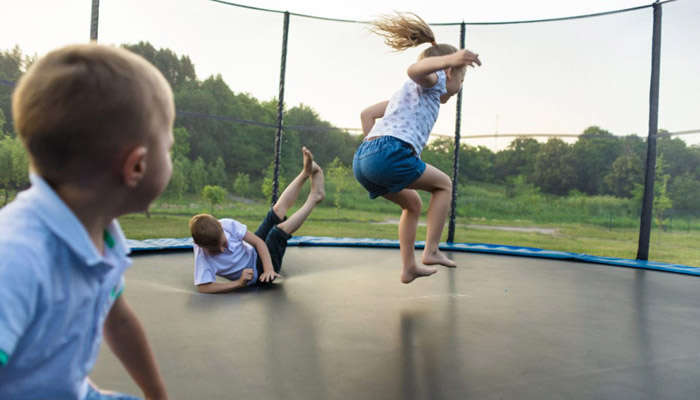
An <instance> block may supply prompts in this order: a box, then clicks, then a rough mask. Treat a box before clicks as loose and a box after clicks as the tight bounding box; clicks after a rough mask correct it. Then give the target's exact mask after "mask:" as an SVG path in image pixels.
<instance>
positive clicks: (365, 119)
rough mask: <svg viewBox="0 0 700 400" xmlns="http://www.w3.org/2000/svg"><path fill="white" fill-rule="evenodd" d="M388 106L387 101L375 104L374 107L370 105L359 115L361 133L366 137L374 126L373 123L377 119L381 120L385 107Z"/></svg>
mask: <svg viewBox="0 0 700 400" xmlns="http://www.w3.org/2000/svg"><path fill="white" fill-rule="evenodd" d="M388 105H389V100H386V101H382V102H381V103H377V104H374V105H371V106H369V107H367V108H365V109H364V110H362V112H361V113H360V121H362V133H363V134H364V135H365V137H366V136H367V134H368V133H369V131H371V130H372V127H373V126H374V123H375V121H377V119H378V118H382V117H383V116H384V112H385V111H386V106H388Z"/></svg>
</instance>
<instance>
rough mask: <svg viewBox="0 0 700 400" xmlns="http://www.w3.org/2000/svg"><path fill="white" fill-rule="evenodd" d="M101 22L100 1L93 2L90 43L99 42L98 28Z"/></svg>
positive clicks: (93, 0) (94, 0)
mask: <svg viewBox="0 0 700 400" xmlns="http://www.w3.org/2000/svg"><path fill="white" fill-rule="evenodd" d="M99 21H100V0H92V17H91V18H90V41H91V42H96V41H97V26H98V23H99Z"/></svg>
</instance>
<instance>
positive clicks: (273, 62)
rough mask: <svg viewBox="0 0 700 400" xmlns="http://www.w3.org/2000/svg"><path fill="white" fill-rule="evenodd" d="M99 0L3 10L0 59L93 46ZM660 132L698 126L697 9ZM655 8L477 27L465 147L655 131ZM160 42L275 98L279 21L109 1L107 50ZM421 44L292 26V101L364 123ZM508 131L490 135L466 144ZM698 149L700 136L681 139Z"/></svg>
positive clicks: (536, 9)
mask: <svg viewBox="0 0 700 400" xmlns="http://www.w3.org/2000/svg"><path fill="white" fill-rule="evenodd" d="M236 2H237V3H239V4H247V5H251V6H254V7H260V8H268V9H274V10H287V11H290V12H292V13H296V14H308V15H315V16H323V17H329V18H340V19H350V20H360V21H367V20H371V19H373V18H375V17H376V16H377V15H379V14H383V13H388V12H391V11H392V10H399V11H411V12H415V13H416V14H418V15H420V16H421V17H422V18H423V19H425V20H426V21H428V22H430V23H433V24H435V23H459V22H462V21H465V22H467V23H472V22H499V21H522V20H530V19H547V18H557V17H566V16H573V15H581V14H590V13H597V12H604V11H610V10H618V9H625V8H631V7H636V6H641V5H648V4H650V3H651V0H585V1H584V0H579V1H569V0H567V1H563V0H531V1H527V2H524V1H521V0H471V1H460V2H454V1H450V2H447V1H437V2H425V1H414V0H401V1H398V0H374V1H367V0H356V1H352V2H347V1H346V2H334V1H315V0H314V1H312V0H308V1H300V0H287V1H279V0H258V1H251V0H238V1H236ZM90 11H91V0H62V1H56V0H0V49H10V48H12V47H14V46H15V45H19V46H20V48H21V49H22V50H23V51H24V52H25V53H29V54H35V53H36V54H37V55H39V56H40V55H42V54H44V53H46V52H47V51H49V50H51V49H53V48H56V47H59V46H62V45H65V44H69V43H80V42H86V41H87V40H88V39H89V33H90ZM663 14H664V19H663V31H662V53H661V54H662V62H661V93H660V104H661V105H660V110H659V127H660V128H663V129H666V130H669V131H671V132H678V131H686V130H695V129H700V117H698V115H700V113H698V112H697V110H700V95H699V94H700V74H698V73H697V71H700V52H698V51H697V49H698V44H700V24H698V21H700V0H677V1H675V2H672V3H668V4H665V5H664V6H663ZM651 23H652V10H651V8H645V9H643V10H639V11H634V12H629V13H623V14H615V15H611V16H605V17H598V18H588V19H582V20H575V21H564V22H547V23H538V24H515V25H495V26H494V25H486V26H481V25H479V26H475V25H467V29H466V38H467V39H466V42H467V43H466V47H467V48H469V49H470V50H472V51H475V52H477V53H479V55H480V58H481V60H482V62H483V65H482V67H480V68H474V69H469V72H468V73H467V76H466V78H465V82H464V101H463V107H462V110H461V111H462V120H461V134H462V136H463V138H464V139H463V141H466V142H467V143H469V144H472V145H483V146H487V147H490V148H491V149H493V150H499V149H502V148H504V147H505V146H507V144H508V143H509V142H510V141H511V140H512V139H513V138H512V137H508V136H507V135H515V134H523V133H529V134H532V133H544V134H580V133H581V132H582V131H583V130H584V129H586V128H587V127H589V126H593V125H595V126H599V127H601V128H603V129H606V130H608V131H610V132H612V133H613V134H616V135H628V134H638V135H640V136H646V135H647V133H648V111H649V110H648V99H649V82H650V68H651V67H650V62H651V57H650V56H651V26H652V25H651ZM434 31H435V34H436V37H437V40H438V42H446V43H451V44H453V45H457V46H458V45H459V26H434ZM143 40H146V41H149V42H151V43H152V44H153V45H154V46H156V47H167V48H170V49H171V50H173V51H175V52H176V53H177V54H180V55H182V54H184V55H188V56H190V58H191V59H192V61H193V62H194V64H195V67H196V71H197V75H198V77H199V78H200V79H205V78H206V77H208V76H210V75H216V74H221V76H222V77H223V79H224V80H225V81H226V82H227V83H228V85H229V86H230V87H231V88H232V89H233V90H234V91H236V92H245V93H249V94H251V95H253V96H255V97H256V98H258V99H260V100H270V99H273V98H276V96H277V94H278V85H279V79H280V56H281V42H282V15H281V14H279V13H265V12H260V11H252V10H247V9H241V8H238V7H232V6H228V5H225V4H221V3H217V2H213V1H211V0H178V1H173V0H101V1H100V22H99V38H98V41H99V42H101V43H106V44H122V43H137V42H139V41H143ZM422 49H423V48H417V49H410V50H407V51H405V52H403V53H396V52H393V51H391V50H390V49H389V48H388V47H386V46H385V45H384V44H383V42H382V40H381V38H379V37H377V36H375V35H371V34H369V33H368V32H367V30H366V26H365V25H364V24H354V23H340V22H329V21H319V20H314V19H309V18H303V17H297V16H292V18H291V20H290V30H289V42H288V56H287V68H286V72H285V78H286V89H285V102H286V104H287V105H288V106H295V105H298V104H305V105H308V106H310V107H312V108H313V109H314V110H316V111H317V112H318V113H319V116H320V117H321V118H322V119H324V120H327V121H329V122H331V123H332V124H334V125H336V126H339V127H344V128H358V127H359V113H360V111H361V110H362V109H363V108H364V107H366V106H369V105H371V104H374V103H376V102H379V101H382V100H386V99H388V98H389V97H390V96H391V94H392V93H393V92H395V91H396V90H397V89H398V88H399V87H400V86H401V84H402V83H403V82H404V81H405V80H406V79H407V77H406V69H407V68H408V66H409V65H410V64H411V63H413V62H415V59H416V57H417V55H418V54H419V53H420V51H421V50H422ZM455 115H456V101H455V100H451V101H450V102H449V103H447V104H446V105H443V107H442V108H441V111H440V117H439V119H438V121H437V123H436V125H435V129H434V132H435V133H437V134H440V135H446V136H450V135H453V134H454V131H455ZM478 135H499V136H505V137H490V138H486V139H470V138H469V136H478ZM681 137H682V138H683V139H684V140H686V141H687V142H688V143H689V144H695V143H700V134H696V135H685V136H681Z"/></svg>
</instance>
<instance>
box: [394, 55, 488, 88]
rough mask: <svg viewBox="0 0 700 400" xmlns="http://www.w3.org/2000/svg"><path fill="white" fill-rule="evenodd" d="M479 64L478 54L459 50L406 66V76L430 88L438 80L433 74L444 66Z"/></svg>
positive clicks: (455, 66) (456, 66) (454, 66)
mask: <svg viewBox="0 0 700 400" xmlns="http://www.w3.org/2000/svg"><path fill="white" fill-rule="evenodd" d="M474 64H476V65H481V61H479V55H478V54H474V53H472V52H471V51H469V50H459V51H458V52H456V53H452V54H448V55H445V56H436V57H426V58H424V59H422V60H420V61H418V62H416V63H414V64H412V65H411V66H410V67H408V71H407V72H408V77H409V78H411V80H412V81H413V82H415V83H417V84H419V85H420V86H422V87H424V88H431V87H433V86H435V84H436V83H437V82H438V77H437V75H436V74H435V73H436V72H437V71H440V70H441V69H445V68H458V67H463V66H465V65H469V66H472V67H473V66H474Z"/></svg>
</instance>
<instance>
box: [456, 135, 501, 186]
mask: <svg viewBox="0 0 700 400" xmlns="http://www.w3.org/2000/svg"><path fill="white" fill-rule="evenodd" d="M459 154H460V156H459V177H460V178H466V179H470V180H474V181H480V182H491V181H493V179H494V172H493V164H494V159H495V157H496V155H495V154H494V153H493V152H492V151H491V150H490V149H489V148H487V147H484V146H479V147H474V146H469V145H466V144H463V145H461V146H460V149H459ZM449 160H450V162H452V157H450V158H449ZM451 171H452V168H451V167H450V172H448V173H447V174H448V175H451Z"/></svg>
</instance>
